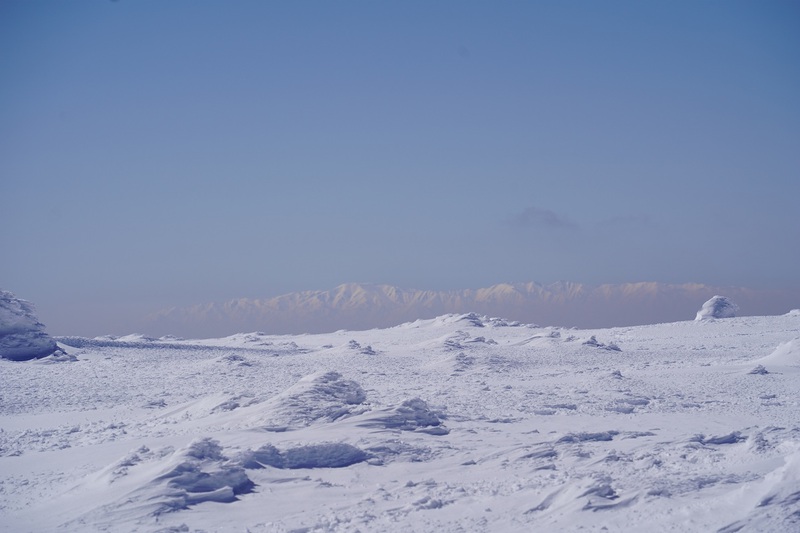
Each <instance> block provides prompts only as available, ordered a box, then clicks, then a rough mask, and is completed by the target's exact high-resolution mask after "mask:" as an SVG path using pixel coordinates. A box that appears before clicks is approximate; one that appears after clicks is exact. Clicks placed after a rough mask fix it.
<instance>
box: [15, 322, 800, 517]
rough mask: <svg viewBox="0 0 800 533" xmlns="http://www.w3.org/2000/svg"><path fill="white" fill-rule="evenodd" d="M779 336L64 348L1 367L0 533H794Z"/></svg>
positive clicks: (367, 338)
mask: <svg viewBox="0 0 800 533" xmlns="http://www.w3.org/2000/svg"><path fill="white" fill-rule="evenodd" d="M799 339H800V315H798V314H796V313H788V314H785V315H782V316H775V317H739V318H736V317H734V318H727V319H725V320H704V321H702V322H694V321H686V322H679V323H671V324H659V325H653V326H640V327H629V328H614V329H605V330H576V329H566V328H557V327H546V328H541V327H537V326H530V325H529V326H520V325H513V324H508V323H506V322H505V321H503V320H501V319H488V318H486V317H483V316H480V315H473V314H466V315H446V316H441V317H438V318H433V319H428V320H419V321H414V322H409V323H405V324H402V325H399V326H395V327H392V328H389V329H386V330H370V331H360V332H352V331H340V332H336V333H331V334H324V335H302V336H293V337H290V336H270V335H265V334H263V333H247V334H239V335H233V336H230V337H226V338H222V339H208V340H191V339H189V340H182V339H177V338H161V339H148V338H144V337H142V336H125V337H115V338H110V337H106V338H98V339H80V338H74V337H71V338H62V339H61V341H62V342H64V343H66V344H67V345H68V346H70V348H69V352H70V356H71V358H70V359H63V360H61V359H58V358H52V357H51V358H45V359H41V360H37V361H29V362H12V361H6V360H0V383H2V388H0V395H1V396H0V531H3V532H5V531H8V532H17V531H31V532H49V531H70V532H72V531H75V532H78V533H80V532H84V531H86V532H91V531H126V532H127V531H141V532H148V533H152V532H155V531H248V530H249V531H251V532H262V533H263V532H288V531H308V532H312V531H319V532H323V531H324V532H334V533H335V532H342V533H343V532H350V531H364V532H368V531H410V532H428V531H453V532H455V531H476V532H494V531H510V532H527V531H623V532H638V531H681V532H683V531H687V532H705V531H717V532H725V533H733V532H737V531H741V532H745V531H748V532H749V531H754V532H755V531H759V532H761V531H770V532H784V531H786V532H788V531H797V530H798V525H800V497H799V496H798V494H800V410H798V404H797V402H798V400H797V398H800V380H798V379H797V378H798V373H800V349H798V347H799V346H800V340H799ZM367 348H369V349H367ZM43 362H47V363H49V364H42V363H43Z"/></svg>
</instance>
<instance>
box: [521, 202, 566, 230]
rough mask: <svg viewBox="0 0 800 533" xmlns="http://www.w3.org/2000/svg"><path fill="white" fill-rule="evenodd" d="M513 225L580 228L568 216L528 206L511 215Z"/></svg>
mask: <svg viewBox="0 0 800 533" xmlns="http://www.w3.org/2000/svg"><path fill="white" fill-rule="evenodd" d="M510 223H511V225H513V226H517V227H520V228H544V229H578V225H577V224H575V223H574V222H572V221H571V220H569V219H568V218H566V217H564V216H562V215H559V214H558V213H556V212H555V211H551V210H549V209H541V208H539V207H535V206H531V207H526V208H525V209H523V210H522V212H520V213H518V214H516V215H514V216H513V217H511V220H510Z"/></svg>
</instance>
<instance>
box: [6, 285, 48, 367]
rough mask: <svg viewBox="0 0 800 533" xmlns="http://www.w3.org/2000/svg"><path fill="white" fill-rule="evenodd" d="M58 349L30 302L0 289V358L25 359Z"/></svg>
mask: <svg viewBox="0 0 800 533" xmlns="http://www.w3.org/2000/svg"><path fill="white" fill-rule="evenodd" d="M56 352H59V349H58V346H57V345H56V341H54V340H53V339H52V338H50V336H49V335H47V333H45V331H44V324H42V323H41V322H39V319H38V318H37V316H36V311H35V310H34V308H33V305H32V304H31V303H30V302H27V301H25V300H20V299H19V298H17V297H16V296H14V295H13V294H12V293H10V292H8V291H3V290H0V358H3V359H10V360H12V361H27V360H29V359H38V358H42V357H47V356H49V355H53V354H54V353H56Z"/></svg>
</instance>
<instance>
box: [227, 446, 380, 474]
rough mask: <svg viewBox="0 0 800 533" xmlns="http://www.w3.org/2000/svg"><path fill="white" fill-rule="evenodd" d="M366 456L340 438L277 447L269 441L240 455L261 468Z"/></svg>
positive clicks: (347, 461)
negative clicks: (325, 441) (330, 440)
mask: <svg viewBox="0 0 800 533" xmlns="http://www.w3.org/2000/svg"><path fill="white" fill-rule="evenodd" d="M368 458H369V455H367V454H366V453H365V452H364V451H363V450H361V449H359V448H356V447H355V446H352V445H350V444H346V443H343V442H328V443H322V444H307V445H304V446H296V447H294V448H289V449H287V450H286V451H283V452H282V451H280V450H278V449H277V448H276V447H275V446H273V445H271V444H265V445H264V446H261V447H260V448H259V449H257V450H248V451H246V452H244V453H243V454H242V456H241V458H240V460H241V462H242V466H244V467H245V468H249V469H258V468H264V467H266V466H271V467H273V468H282V469H283V468H286V469H297V468H344V467H346V466H350V465H354V464H356V463H361V462H363V461H366V460H367V459H368Z"/></svg>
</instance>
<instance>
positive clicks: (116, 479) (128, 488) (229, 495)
mask: <svg viewBox="0 0 800 533" xmlns="http://www.w3.org/2000/svg"><path fill="white" fill-rule="evenodd" d="M83 485H84V488H85V489H86V490H93V491H97V493H96V495H95V498H96V500H97V503H100V505H98V506H97V507H95V508H94V509H93V510H91V511H89V512H88V513H86V514H84V515H83V516H81V517H80V518H78V519H77V520H75V521H73V522H71V523H67V524H65V525H64V526H65V527H67V528H68V530H70V531H77V530H83V528H84V527H85V523H86V521H87V520H91V521H97V527H98V529H100V530H116V529H117V528H119V524H120V523H121V522H124V521H126V520H131V519H134V520H141V519H142V518H143V517H144V516H151V517H158V516H160V515H163V514H164V513H172V512H175V511H180V510H183V509H188V508H189V507H192V506H194V505H198V504H202V503H205V502H215V503H232V502H235V501H237V500H238V496H239V495H241V494H247V493H250V492H252V491H253V488H254V487H255V484H254V483H253V482H252V481H251V480H250V478H249V477H248V476H247V473H246V472H245V470H244V468H242V466H241V465H239V464H237V463H236V462H235V461H231V460H229V459H228V458H227V457H226V456H225V455H224V454H223V450H222V446H220V444H219V442H218V441H216V440H214V439H211V438H208V437H204V438H199V439H196V440H194V441H192V442H191V443H190V444H189V445H188V446H187V447H185V448H182V449H179V450H174V449H172V448H169V449H166V450H162V451H161V452H153V451H151V450H150V449H149V448H147V447H146V446H142V447H141V448H139V449H138V450H136V451H134V452H132V453H130V454H128V455H127V456H125V457H124V458H123V459H121V460H119V461H117V462H115V463H114V464H112V465H110V466H109V467H108V468H106V469H104V471H102V472H101V473H100V474H99V475H97V476H89V477H88V478H87V479H86V480H85V481H84V484H83ZM103 500H105V502H106V503H103Z"/></svg>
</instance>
